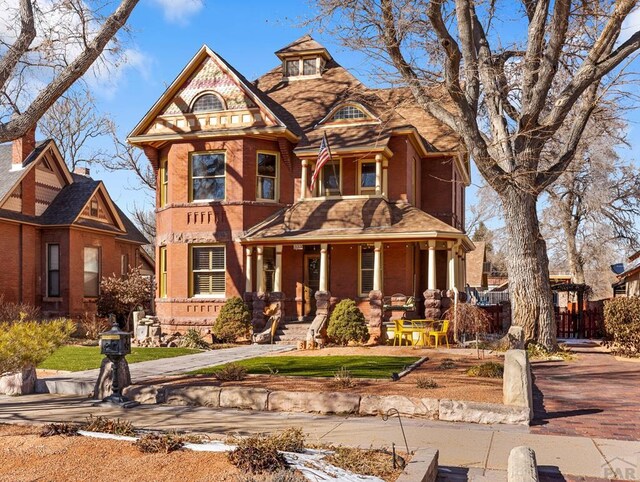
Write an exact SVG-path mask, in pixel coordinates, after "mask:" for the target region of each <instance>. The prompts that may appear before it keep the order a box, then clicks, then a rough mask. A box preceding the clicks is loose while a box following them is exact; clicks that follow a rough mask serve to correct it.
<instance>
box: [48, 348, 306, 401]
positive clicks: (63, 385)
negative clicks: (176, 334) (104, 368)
mask: <svg viewBox="0 0 640 482" xmlns="http://www.w3.org/2000/svg"><path fill="white" fill-rule="evenodd" d="M291 350H295V346H292V345H248V346H238V347H235V348H223V349H221V350H208V351H204V352H202V353H195V354H193V355H183V356H177V357H173V358H160V359H158V360H149V361H145V362H140V363H132V364H131V365H129V370H130V371H131V378H132V379H133V380H135V382H136V383H144V382H147V381H150V380H153V379H156V378H160V377H164V376H168V375H179V374H181V373H188V372H190V371H194V370H198V369H200V368H206V367H210V366H215V365H222V364H224V363H231V362H237V361H240V360H245V359H247V358H253V357H258V356H264V355H268V354H270V353H281V352H286V351H291ZM99 371H100V370H98V369H95V370H85V371H81V372H70V373H65V374H64V375H56V376H53V377H46V378H42V379H38V385H37V391H38V392H39V393H55V394H60V395H87V394H90V393H93V386H94V384H95V383H96V380H97V379H98V373H99Z"/></svg>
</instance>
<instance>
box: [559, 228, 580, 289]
mask: <svg viewBox="0 0 640 482" xmlns="http://www.w3.org/2000/svg"><path fill="white" fill-rule="evenodd" d="M563 225H564V231H565V233H564V234H565V239H566V250H567V261H568V262H569V270H570V271H571V278H572V279H573V282H574V283H578V284H584V283H585V278H584V263H583V260H582V256H580V253H579V252H578V245H577V243H576V234H577V231H578V229H577V226H575V225H574V223H568V224H564V223H563Z"/></svg>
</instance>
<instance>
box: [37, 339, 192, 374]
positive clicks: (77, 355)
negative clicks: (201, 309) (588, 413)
mask: <svg viewBox="0 0 640 482" xmlns="http://www.w3.org/2000/svg"><path fill="white" fill-rule="evenodd" d="M200 351H202V350H193V349H191V348H133V349H132V352H131V354H130V355H127V361H128V362H129V363H137V362H142V361H147V360H157V359H159V358H172V357H174V356H180V355H191V354H192V353H199V352H200ZM103 358H104V355H101V354H100V347H97V346H74V345H66V346H63V347H60V348H58V349H57V350H56V351H55V352H54V353H53V354H52V355H51V356H50V357H49V358H47V359H46V360H45V361H43V362H42V363H41V364H40V365H38V368H44V369H47V370H68V371H72V372H78V371H81V370H90V369H92V368H100V363H101V362H102V359H103Z"/></svg>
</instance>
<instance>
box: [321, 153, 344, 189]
mask: <svg viewBox="0 0 640 482" xmlns="http://www.w3.org/2000/svg"><path fill="white" fill-rule="evenodd" d="M340 168H341V165H340V161H329V162H327V163H326V164H325V165H324V166H322V183H321V186H322V192H321V193H320V195H321V196H337V195H339V194H340V176H341V174H342V173H341V172H340Z"/></svg>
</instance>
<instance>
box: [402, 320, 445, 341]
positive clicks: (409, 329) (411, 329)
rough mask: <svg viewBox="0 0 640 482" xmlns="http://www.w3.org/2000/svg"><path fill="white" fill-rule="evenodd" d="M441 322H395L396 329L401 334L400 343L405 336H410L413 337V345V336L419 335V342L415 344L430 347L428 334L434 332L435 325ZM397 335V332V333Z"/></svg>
mask: <svg viewBox="0 0 640 482" xmlns="http://www.w3.org/2000/svg"><path fill="white" fill-rule="evenodd" d="M438 322H439V320H427V319H424V320H396V321H395V329H396V330H398V332H399V333H400V341H401V340H402V337H403V335H405V334H408V335H411V338H410V340H411V344H412V345H414V343H413V334H414V333H417V334H418V335H419V336H418V340H417V342H416V343H415V346H426V345H429V340H428V338H427V334H428V333H429V331H432V328H433V325H434V324H436V323H438ZM396 333H397V332H396ZM396 333H394V345H395V335H396Z"/></svg>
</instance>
